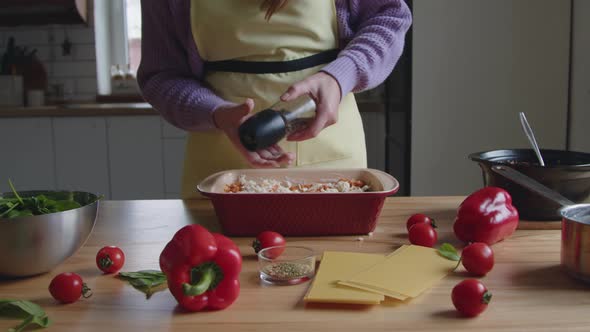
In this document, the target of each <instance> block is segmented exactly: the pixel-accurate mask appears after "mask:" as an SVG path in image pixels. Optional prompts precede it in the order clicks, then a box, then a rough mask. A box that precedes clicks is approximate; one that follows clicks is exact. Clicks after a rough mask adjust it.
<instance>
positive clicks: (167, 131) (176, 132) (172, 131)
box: [162, 118, 187, 138]
mask: <svg viewBox="0 0 590 332" xmlns="http://www.w3.org/2000/svg"><path fill="white" fill-rule="evenodd" d="M186 136H187V132H186V131H184V130H182V129H180V128H177V127H174V126H173V125H171V124H170V123H168V122H167V121H166V120H164V119H163V118H162V137H163V138H185V137H186Z"/></svg>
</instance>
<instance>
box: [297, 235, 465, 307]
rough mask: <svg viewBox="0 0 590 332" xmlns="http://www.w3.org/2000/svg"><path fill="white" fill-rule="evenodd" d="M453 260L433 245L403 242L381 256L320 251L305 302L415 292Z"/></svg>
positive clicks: (374, 299)
mask: <svg viewBox="0 0 590 332" xmlns="http://www.w3.org/2000/svg"><path fill="white" fill-rule="evenodd" d="M456 264H457V262H454V261H451V260H448V259H446V258H444V257H442V256H440V255H439V254H438V253H437V251H436V249H432V248H427V247H421V246H414V245H404V246H401V247H400V248H399V249H397V250H396V251H394V252H393V253H391V254H389V255H387V256H385V255H379V254H364V253H353V252H337V251H326V252H324V255H323V258H322V261H321V264H320V267H319V269H318V272H317V274H316V277H315V279H314V281H313V284H312V286H311V289H310V290H309V292H308V293H307V295H306V296H305V298H304V300H305V302H308V303H309V302H320V303H348V304H379V303H381V302H382V301H384V300H385V297H390V298H394V299H397V300H400V301H404V300H406V299H408V298H414V297H417V296H419V295H420V294H421V293H423V292H424V291H425V290H427V289H429V288H431V287H432V286H433V285H434V284H435V283H436V282H438V281H439V280H441V279H442V278H444V277H445V276H446V275H447V274H448V273H449V272H451V271H452V270H453V269H454V268H455V265H456Z"/></svg>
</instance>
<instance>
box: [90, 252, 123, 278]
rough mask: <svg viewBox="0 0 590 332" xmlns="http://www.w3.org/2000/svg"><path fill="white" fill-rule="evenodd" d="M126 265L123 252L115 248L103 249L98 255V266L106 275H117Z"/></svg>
mask: <svg viewBox="0 0 590 332" xmlns="http://www.w3.org/2000/svg"><path fill="white" fill-rule="evenodd" d="M123 264H125V254H123V250H121V249H119V248H117V247H115V246H108V247H103V248H102V249H100V250H99V251H98V253H97V254H96V266H98V268H99V269H100V270H101V271H103V272H104V273H115V272H117V271H119V270H120V269H121V268H122V267H123Z"/></svg>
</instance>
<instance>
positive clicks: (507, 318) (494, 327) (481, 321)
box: [0, 197, 590, 332]
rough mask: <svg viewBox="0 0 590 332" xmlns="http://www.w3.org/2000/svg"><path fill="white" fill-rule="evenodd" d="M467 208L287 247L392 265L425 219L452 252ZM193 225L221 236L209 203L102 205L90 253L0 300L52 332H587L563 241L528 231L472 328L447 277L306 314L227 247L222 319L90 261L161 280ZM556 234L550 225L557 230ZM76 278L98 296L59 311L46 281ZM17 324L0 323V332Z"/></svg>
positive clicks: (423, 200)
mask: <svg viewBox="0 0 590 332" xmlns="http://www.w3.org/2000/svg"><path fill="white" fill-rule="evenodd" d="M462 199H463V197H395V198H389V199H387V201H386V203H385V205H384V209H383V211H382V214H381V217H380V220H379V223H378V226H377V229H376V230H375V232H374V233H373V235H372V236H362V238H363V239H364V240H363V241H359V236H337V237H317V238H311V237H301V238H288V239H287V241H288V243H289V244H291V245H303V246H310V247H312V248H314V249H315V250H316V251H317V253H318V254H321V253H322V252H323V251H324V250H341V251H358V252H371V253H389V252H391V251H393V250H394V249H395V248H397V247H399V246H400V245H401V244H405V243H408V240H407V232H406V229H405V221H406V219H407V217H408V216H409V215H411V214H413V213H417V212H422V213H426V214H429V215H431V216H432V217H433V218H435V219H436V220H437V223H438V225H439V229H438V230H439V243H443V242H451V243H453V244H456V245H457V244H458V243H457V242H456V240H455V238H454V236H453V234H452V231H451V229H452V222H453V218H454V216H455V211H456V208H457V206H458V205H459V203H460V202H461V201H462ZM191 222H199V223H201V224H203V225H205V226H207V227H210V228H212V229H218V226H217V223H216V218H215V215H214V212H213V209H212V207H211V206H210V203H209V202H208V201H181V200H149V201H147V200H146V201H105V202H103V203H102V204H101V208H100V212H99V218H98V220H97V224H96V227H95V229H94V232H93V233H92V235H91V236H90V238H89V240H88V242H87V243H86V245H85V246H84V247H83V248H82V249H81V250H80V251H79V252H78V253H77V254H76V255H74V256H73V257H71V258H70V259H68V260H67V261H66V262H65V263H64V264H62V265H61V266H59V267H58V268H56V269H55V270H54V271H52V272H51V273H48V274H44V275H41V276H37V277H33V278H29V279H22V280H4V281H0V298H19V299H28V300H33V301H35V302H36V303H38V304H40V305H41V306H42V307H43V308H44V309H45V310H46V312H47V314H48V315H49V317H50V318H51V319H52V321H53V325H52V326H51V327H50V328H49V329H48V330H49V331H101V332H102V331H147V330H149V331H158V330H164V331H185V330H186V331H198V330H204V331H207V332H214V331H232V332H233V331H273V332H277V331H327V330H334V331H336V330H338V331H354V332H359V331H381V330H382V331H404V330H412V331H566V330H567V331H587V330H588V326H590V316H589V315H588V312H589V311H590V291H589V290H590V288H588V287H587V286H585V285H583V284H580V283H579V282H576V281H574V280H572V279H570V278H569V277H568V276H567V275H565V274H564V273H563V272H562V271H561V270H560V268H559V251H560V232H559V231H558V230H530V229H526V228H530V224H531V223H526V224H523V225H522V226H524V227H522V228H525V229H519V230H518V231H517V232H516V233H515V234H514V235H513V236H512V237H511V238H509V239H507V240H506V241H503V242H501V243H498V244H496V245H494V246H493V249H494V251H495V259H496V265H495V267H494V269H493V270H492V271H491V272H490V273H489V274H488V276H486V277H484V278H483V279H482V280H483V283H484V284H485V285H486V286H487V287H488V289H489V290H490V291H491V292H492V293H493V298H492V301H491V304H490V306H489V308H488V309H487V311H485V312H484V313H483V314H482V315H481V316H480V317H478V318H476V319H464V318H459V317H458V316H457V315H456V313H455V311H454V308H453V305H452V303H451V299H450V293H451V289H452V287H453V286H454V285H455V284H457V283H458V282H459V281H461V280H463V279H465V278H467V275H466V274H465V272H464V270H462V268H461V269H459V270H458V272H456V273H453V274H451V275H449V276H448V277H447V278H445V279H443V280H442V281H440V282H439V283H437V284H436V285H435V286H434V287H433V288H432V289H430V290H429V291H427V292H425V293H424V294H422V295H421V296H419V297H418V298H416V299H414V300H411V301H409V302H407V303H400V302H396V301H393V300H391V301H388V302H386V303H384V304H382V305H377V306H367V307H365V306H346V305H327V304H325V305H308V306H306V305H304V303H303V301H302V298H303V296H304V294H305V292H306V291H307V289H308V287H309V286H310V283H305V284H301V285H296V286H267V285H262V284H261V283H260V281H259V279H258V274H257V262H256V258H255V255H254V253H253V250H252V249H251V248H250V243H251V241H252V238H236V239H234V240H235V241H236V243H237V244H238V245H239V247H240V250H241V251H242V255H243V256H244V265H243V270H242V273H241V275H240V282H241V285H242V290H241V294H240V297H239V298H238V300H237V301H236V302H235V303H234V304H233V305H232V306H230V307H229V308H228V309H226V310H223V311H218V312H198V313H191V314H187V313H183V312H180V311H179V310H178V309H177V308H176V302H175V300H174V299H173V298H172V296H171V295H170V294H169V293H168V291H164V292H159V293H156V294H155V295H154V296H153V297H152V298H151V299H150V300H146V299H145V296H144V294H142V293H140V292H138V291H136V290H135V289H133V288H132V287H131V286H129V285H128V284H127V283H125V282H123V281H120V280H118V279H116V278H114V277H113V276H110V275H102V274H101V273H100V272H99V271H98V269H97V268H96V265H95V255H96V252H97V251H98V250H99V248H101V247H102V246H105V245H118V246H120V247H121V248H122V249H123V250H124V252H125V255H126V263H125V266H124V269H123V270H124V271H137V270H141V269H157V268H158V257H159V254H160V252H161V250H162V249H163V247H164V245H165V244H166V243H167V241H169V240H170V239H171V237H172V235H173V234H174V233H175V232H176V231H177V230H178V229H179V228H180V227H182V226H183V225H186V224H188V223H191ZM554 225H555V224H554ZM61 272H75V273H78V274H80V275H81V276H82V277H83V279H84V280H85V282H86V283H87V284H88V286H89V287H91V288H92V290H93V295H92V297H90V298H89V299H81V300H80V301H78V302H76V303H74V304H69V305H59V304H57V303H56V302H55V301H54V300H53V299H52V298H51V296H50V295H49V292H48V291H47V287H48V285H49V282H50V280H51V278H52V277H53V276H55V275H57V274H58V273H61ZM15 323H16V321H13V320H9V321H5V320H0V330H2V329H3V330H6V328H8V327H12V326H15V325H16V324H15Z"/></svg>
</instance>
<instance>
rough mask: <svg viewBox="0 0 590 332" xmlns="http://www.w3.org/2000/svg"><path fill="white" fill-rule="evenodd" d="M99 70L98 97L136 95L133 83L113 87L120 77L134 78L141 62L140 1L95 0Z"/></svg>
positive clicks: (97, 63)
mask: <svg viewBox="0 0 590 332" xmlns="http://www.w3.org/2000/svg"><path fill="white" fill-rule="evenodd" d="M94 22H95V23H94V29H95V36H96V53H97V54H96V55H97V57H96V58H97V59H96V67H97V68H96V69H97V79H98V94H99V95H114V94H117V95H120V94H125V95H137V94H139V90H138V89H137V85H136V84H135V82H134V81H131V83H130V82H129V81H126V83H125V84H113V83H112V82H115V81H112V80H111V78H112V76H114V75H117V74H123V75H125V74H131V75H133V77H135V73H137V68H138V67H139V63H140V61H141V4H140V0H95V1H94Z"/></svg>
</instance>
